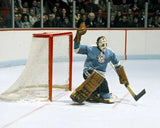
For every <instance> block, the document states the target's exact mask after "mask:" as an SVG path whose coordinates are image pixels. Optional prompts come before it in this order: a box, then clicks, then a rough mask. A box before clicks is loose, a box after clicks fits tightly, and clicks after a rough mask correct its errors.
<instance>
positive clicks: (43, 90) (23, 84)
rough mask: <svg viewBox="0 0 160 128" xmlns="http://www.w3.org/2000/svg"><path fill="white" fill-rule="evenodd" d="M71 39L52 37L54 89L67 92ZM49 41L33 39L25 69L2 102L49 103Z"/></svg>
mask: <svg viewBox="0 0 160 128" xmlns="http://www.w3.org/2000/svg"><path fill="white" fill-rule="evenodd" d="M69 50H70V48H69V36H67V35H64V36H55V37H54V38H53V51H52V52H53V63H52V65H53V69H52V70H53V72H52V73H53V75H52V76H53V78H52V83H53V86H52V87H53V90H54V89H55V88H62V89H68V85H69V68H70V67H69V59H70V56H69ZM49 70H50V69H49V38H41V37H40V38H39V37H32V42H31V48H30V52H29V56H28V59H27V64H26V66H25V69H24V70H23V72H22V73H21V75H20V76H19V78H18V79H17V80H16V81H15V83H14V84H13V85H11V86H10V87H9V88H8V89H7V90H6V91H5V92H4V93H2V94H1V95H0V99H3V100H8V101H18V100H25V101H26V100H28V101H48V99H49V96H48V94H49V84H48V83H49V81H48V80H49Z"/></svg>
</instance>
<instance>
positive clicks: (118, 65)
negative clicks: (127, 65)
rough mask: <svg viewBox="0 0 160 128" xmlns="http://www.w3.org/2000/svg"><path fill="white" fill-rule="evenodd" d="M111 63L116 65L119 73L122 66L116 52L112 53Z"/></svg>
mask: <svg viewBox="0 0 160 128" xmlns="http://www.w3.org/2000/svg"><path fill="white" fill-rule="evenodd" d="M111 63H112V64H113V65H114V67H115V69H116V71H119V69H120V67H121V64H120V62H119V60H118V59H117V57H116V55H115V53H114V52H112V58H111Z"/></svg>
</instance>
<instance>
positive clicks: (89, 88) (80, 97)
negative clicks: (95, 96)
mask: <svg viewBox="0 0 160 128" xmlns="http://www.w3.org/2000/svg"><path fill="white" fill-rule="evenodd" d="M103 80H104V77H103V76H101V75H100V74H98V73H97V72H96V71H93V72H92V74H91V75H90V76H89V77H88V78H87V79H86V80H85V81H84V82H83V83H82V84H81V85H80V86H79V87H78V88H76V89H75V90H74V91H73V93H72V94H71V95H70V97H71V99H72V100H73V101H74V102H78V103H80V104H81V103H82V102H83V101H85V100H87V99H88V97H90V96H91V94H92V93H93V92H94V91H95V90H96V89H97V88H98V87H99V86H100V84H101V83H102V82H103Z"/></svg>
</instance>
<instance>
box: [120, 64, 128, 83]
mask: <svg viewBox="0 0 160 128" xmlns="http://www.w3.org/2000/svg"><path fill="white" fill-rule="evenodd" d="M117 73H118V76H119V81H120V83H121V84H129V82H128V78H127V76H126V73H125V70H124V67H123V66H121V67H120V69H119V70H118V71H117Z"/></svg>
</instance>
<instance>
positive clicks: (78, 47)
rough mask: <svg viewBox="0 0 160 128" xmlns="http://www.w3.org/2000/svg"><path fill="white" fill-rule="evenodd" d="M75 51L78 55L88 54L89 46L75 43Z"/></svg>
mask: <svg viewBox="0 0 160 128" xmlns="http://www.w3.org/2000/svg"><path fill="white" fill-rule="evenodd" d="M74 51H75V53H78V54H87V51H88V46H87V45H81V44H80V43H77V42H74Z"/></svg>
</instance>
